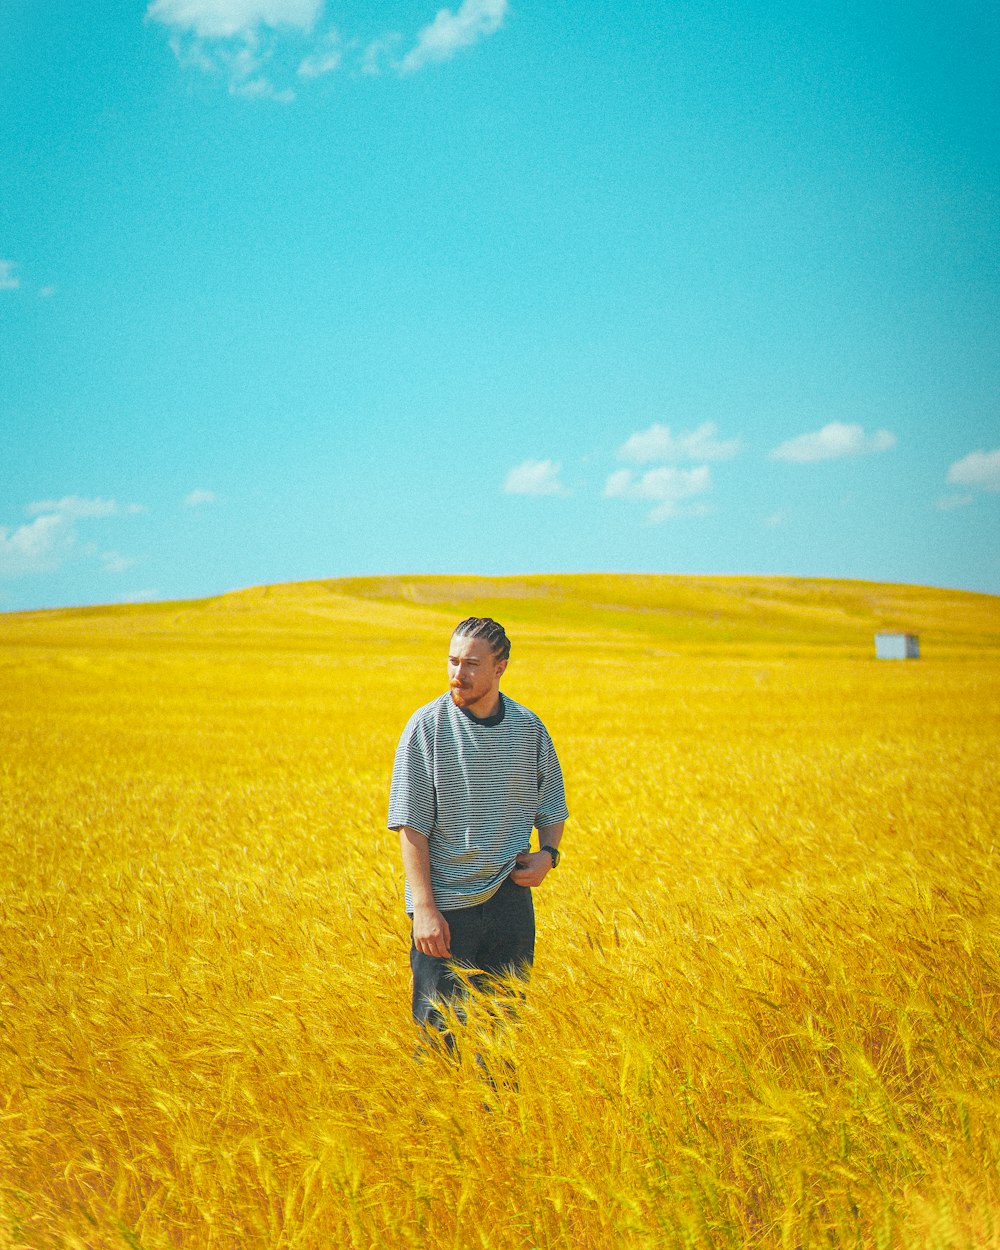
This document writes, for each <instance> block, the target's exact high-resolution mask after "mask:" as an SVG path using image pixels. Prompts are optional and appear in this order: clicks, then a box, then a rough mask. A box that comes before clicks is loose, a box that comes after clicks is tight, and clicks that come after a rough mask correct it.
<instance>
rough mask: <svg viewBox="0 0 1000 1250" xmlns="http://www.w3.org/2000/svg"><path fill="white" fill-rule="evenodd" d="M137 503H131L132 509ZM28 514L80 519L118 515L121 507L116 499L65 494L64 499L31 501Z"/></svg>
mask: <svg viewBox="0 0 1000 1250" xmlns="http://www.w3.org/2000/svg"><path fill="white" fill-rule="evenodd" d="M136 506H137V505H135V504H130V505H129V507H130V509H134V508H135V507H136ZM25 512H27V514H28V516H42V515H43V514H44V513H48V512H53V513H58V514H59V515H60V516H64V517H66V518H67V520H71V521H79V520H81V519H93V518H94V517H108V516H117V515H118V514H119V513H120V512H121V507H120V505H119V504H118V502H117V501H116V500H114V499H81V498H80V497H79V495H64V496H63V498H62V499H41V500H39V501H38V502H37V503H29V504H28V506H27V508H25Z"/></svg>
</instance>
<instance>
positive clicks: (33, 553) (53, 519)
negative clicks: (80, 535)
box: [0, 513, 75, 577]
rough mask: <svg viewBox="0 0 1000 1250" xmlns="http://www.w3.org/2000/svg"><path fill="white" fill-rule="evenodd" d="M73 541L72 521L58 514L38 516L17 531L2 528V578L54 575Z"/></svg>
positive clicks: (0, 560) (0, 571)
mask: <svg viewBox="0 0 1000 1250" xmlns="http://www.w3.org/2000/svg"><path fill="white" fill-rule="evenodd" d="M74 542H75V535H74V533H73V523H72V521H70V520H69V518H68V517H65V516H61V515H60V514H59V513H50V514H48V515H46V516H40V517H36V518H35V520H34V521H31V522H30V523H29V524H27V525H20V526H18V528H17V529H14V530H11V529H8V528H7V526H5V525H0V577H24V576H26V575H27V574H29V573H48V572H51V571H52V570H53V569H57V568H58V567H59V565H60V563H61V562H62V559H63V557H64V556H65V554H66V553H67V552H68V551H69V549H70V548H71V547H72V546H73V544H74Z"/></svg>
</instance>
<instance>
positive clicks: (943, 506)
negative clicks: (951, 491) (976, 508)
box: [934, 495, 976, 512]
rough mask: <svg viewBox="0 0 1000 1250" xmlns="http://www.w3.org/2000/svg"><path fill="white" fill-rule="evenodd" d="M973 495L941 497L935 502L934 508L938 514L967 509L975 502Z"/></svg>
mask: <svg viewBox="0 0 1000 1250" xmlns="http://www.w3.org/2000/svg"><path fill="white" fill-rule="evenodd" d="M975 498H976V497H975V495H942V496H941V498H940V499H937V500H935V502H934V507H935V508H937V509H938V511H939V512H953V511H954V510H955V509H956V508H967V507H968V506H969V504H970V503H974V502H975Z"/></svg>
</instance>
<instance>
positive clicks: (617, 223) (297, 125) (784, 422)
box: [0, 0, 1000, 611]
mask: <svg viewBox="0 0 1000 1250" xmlns="http://www.w3.org/2000/svg"><path fill="white" fill-rule="evenodd" d="M436 2H437V0H430V3H424V2H423V0H398V2H395V3H385V4H377V5H372V4H368V5H362V4H359V3H354V2H353V0H340V3H337V4H335V3H333V0H154V2H153V3H149V2H148V0H147V2H145V3H143V2H139V3H134V4H133V3H125V2H124V0H118V2H116V3H110V4H107V5H80V4H75V3H69V2H68V0H50V2H48V3H38V0H3V3H2V4H0V171H2V185H3V193H2V195H0V610H4V611H14V610H19V609H23V608H33V607H54V606H60V605H68V604H78V603H113V602H119V601H121V602H125V601H129V600H136V599H145V598H149V599H165V598H177V597H193V596H202V595H209V594H214V593H219V592H223V591H226V590H230V589H235V588H238V587H242V586H248V585H254V584H259V583H263V582H275V581H290V580H298V579H305V578H319V577H335V576H340V575H349V574H364V573H379V572H385V573H393V572H428V573H435V572H451V571H454V572H469V573H486V574H489V573H501V572H572V571H597V570H608V571H615V570H618V571H623V572H627V571H645V572H665V573H674V572H676V573H760V574H768V573H781V574H791V575H800V576H824V577H826V576H832V577H846V578H866V579H874V580H886V581H901V582H918V583H926V584H932V585H941V586H953V587H960V588H966V589H972V590H982V591H987V592H990V593H993V594H998V593H1000V541H998V540H1000V350H998V345H1000V90H998V82H1000V16H998V11H997V8H996V6H995V5H994V4H992V3H987V2H985V0H983V2H982V3H980V2H978V0H976V2H972V0H959V2H958V3H956V4H952V5H949V6H943V5H941V4H939V3H934V4H930V3H924V2H923V0H907V2H906V3H902V0H900V2H898V3H889V4H883V5H878V6H873V5H871V4H870V3H860V2H859V0H838V2H837V3H833V0H829V2H825V3H824V2H818V3H817V2H813V3H805V2H804V0H799V2H798V3H794V2H792V0H768V2H767V3H763V2H760V0H754V2H752V3H751V2H748V0H678V2H677V3H674V4H658V3H649V2H648V0H646V2H645V3H641V4H639V3H635V4H621V5H592V4H589V3H580V4H575V5H570V4H566V3H564V2H563V3H554V2H552V0H458V2H457V3H455V4H454V5H453V6H452V7H450V8H438V7H436Z"/></svg>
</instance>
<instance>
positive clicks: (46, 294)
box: [38, 286, 56, 299]
mask: <svg viewBox="0 0 1000 1250" xmlns="http://www.w3.org/2000/svg"><path fill="white" fill-rule="evenodd" d="M55 293H56V288H55V287H54V286H42V287H39V288H38V296H39V298H40V299H51V298H52V296H53V295H55Z"/></svg>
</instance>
